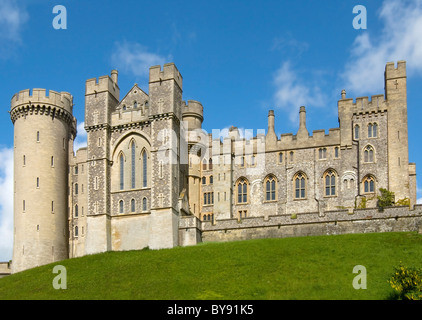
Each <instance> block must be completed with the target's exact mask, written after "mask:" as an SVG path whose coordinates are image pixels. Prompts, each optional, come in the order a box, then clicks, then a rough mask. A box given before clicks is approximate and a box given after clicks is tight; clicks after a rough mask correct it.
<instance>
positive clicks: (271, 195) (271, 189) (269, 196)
mask: <svg viewBox="0 0 422 320" xmlns="http://www.w3.org/2000/svg"><path fill="white" fill-rule="evenodd" d="M264 185H265V200H266V201H274V200H275V199H276V185H277V180H276V178H275V177H274V176H273V175H269V176H267V177H266V178H265V180H264Z"/></svg>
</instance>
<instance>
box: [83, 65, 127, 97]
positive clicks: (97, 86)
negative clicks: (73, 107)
mask: <svg viewBox="0 0 422 320" xmlns="http://www.w3.org/2000/svg"><path fill="white" fill-rule="evenodd" d="M113 79H114V80H113ZM100 92H110V93H111V94H112V95H113V97H114V98H115V99H116V100H117V101H119V96H120V88H119V86H118V85H117V71H116V70H113V71H112V74H111V77H110V76H101V77H99V78H98V79H97V78H92V79H88V80H86V83H85V95H90V94H97V93H100Z"/></svg>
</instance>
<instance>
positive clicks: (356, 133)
mask: <svg viewBox="0 0 422 320" xmlns="http://www.w3.org/2000/svg"><path fill="white" fill-rule="evenodd" d="M355 139H356V140H357V139H359V126H358V125H355Z"/></svg>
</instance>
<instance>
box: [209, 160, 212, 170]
mask: <svg viewBox="0 0 422 320" xmlns="http://www.w3.org/2000/svg"><path fill="white" fill-rule="evenodd" d="M208 163H209V166H208V170H212V158H210V161H209V162H208Z"/></svg>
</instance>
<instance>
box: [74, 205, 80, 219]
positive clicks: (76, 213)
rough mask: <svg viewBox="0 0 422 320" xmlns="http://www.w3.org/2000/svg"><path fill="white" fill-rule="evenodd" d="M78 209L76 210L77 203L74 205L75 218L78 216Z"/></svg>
mask: <svg viewBox="0 0 422 320" xmlns="http://www.w3.org/2000/svg"><path fill="white" fill-rule="evenodd" d="M78 211H79V210H78V205H75V217H76V218H77V217H78V215H79V212H78Z"/></svg>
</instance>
